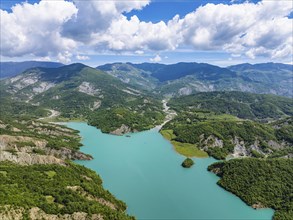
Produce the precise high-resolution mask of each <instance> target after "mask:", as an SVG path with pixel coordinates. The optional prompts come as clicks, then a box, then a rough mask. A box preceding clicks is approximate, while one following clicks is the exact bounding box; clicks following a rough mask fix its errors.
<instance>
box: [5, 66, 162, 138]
mask: <svg viewBox="0 0 293 220" xmlns="http://www.w3.org/2000/svg"><path fill="white" fill-rule="evenodd" d="M1 83H2V85H1V90H3V95H2V96H4V97H3V98H5V97H11V98H10V99H9V98H8V100H11V99H12V100H13V101H14V102H24V101H25V102H26V103H28V104H31V105H34V106H39V108H42V109H53V110H55V111H58V112H60V117H63V118H67V119H68V118H69V119H73V118H82V119H84V120H88V122H89V123H90V124H91V125H94V126H97V127H99V128H101V129H102V131H104V132H113V133H115V134H121V133H127V132H130V131H136V130H138V131H139V130H145V129H149V128H151V127H153V126H155V125H156V124H159V123H160V122H161V121H162V120H163V119H164V114H163V112H162V104H161V102H160V101H158V100H157V99H155V98H153V97H152V95H151V94H148V93H147V92H145V91H143V90H139V89H137V88H136V87H133V86H130V85H128V84H125V83H123V82H121V81H120V80H118V79H117V78H115V77H113V76H111V75H109V74H106V73H104V72H102V71H99V70H96V69H93V68H91V67H88V66H85V65H83V64H79V63H77V64H71V65H67V66H62V67H59V68H33V69H29V70H26V71H25V72H23V73H22V74H20V75H18V76H16V77H13V78H10V79H6V80H4V81H2V82H1ZM5 94H6V95H5ZM6 101H7V98H6ZM6 103H7V102H6ZM8 103H9V102H8ZM2 109H3V111H4V113H5V108H4V107H3V108H2ZM4 113H3V114H4Z"/></svg>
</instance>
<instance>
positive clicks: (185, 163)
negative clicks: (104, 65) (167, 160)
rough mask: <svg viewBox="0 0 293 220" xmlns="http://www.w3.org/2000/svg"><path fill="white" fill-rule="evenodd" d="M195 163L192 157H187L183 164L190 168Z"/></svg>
mask: <svg viewBox="0 0 293 220" xmlns="http://www.w3.org/2000/svg"><path fill="white" fill-rule="evenodd" d="M193 164H194V162H193V160H192V159H190V158H186V159H185V160H184V161H183V162H182V164H181V166H182V167H184V168H190V167H192V166H193Z"/></svg>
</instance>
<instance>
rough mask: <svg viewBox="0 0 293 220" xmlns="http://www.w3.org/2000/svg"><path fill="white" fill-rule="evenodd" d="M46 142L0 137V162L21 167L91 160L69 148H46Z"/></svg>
mask: <svg viewBox="0 0 293 220" xmlns="http://www.w3.org/2000/svg"><path fill="white" fill-rule="evenodd" d="M46 145H47V141H45V140H39V139H36V138H31V137H25V136H11V135H0V161H5V160H8V161H12V162H15V163H19V164H21V165H31V164H65V162H64V160H66V159H69V160H91V159H93V158H92V156H90V155H87V154H84V153H82V152H80V151H73V150H72V149H69V148H65V147H63V148H61V149H53V148H49V147H46Z"/></svg>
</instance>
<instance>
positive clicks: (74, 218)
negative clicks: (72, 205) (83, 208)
mask: <svg viewBox="0 0 293 220" xmlns="http://www.w3.org/2000/svg"><path fill="white" fill-rule="evenodd" d="M0 208H1V209H2V210H3V211H2V212H0V219H1V220H22V219H26V218H25V215H27V214H28V215H29V219H31V220H39V219H43V220H103V219H104V218H103V216H102V215H101V214H93V215H89V214H87V213H85V212H74V213H72V214H64V215H61V214H58V215H53V214H47V213H45V212H44V211H43V210H42V209H40V208H38V207H33V208H31V209H29V210H28V211H27V210H25V209H24V208H22V207H12V206H9V205H6V206H1V207H0Z"/></svg>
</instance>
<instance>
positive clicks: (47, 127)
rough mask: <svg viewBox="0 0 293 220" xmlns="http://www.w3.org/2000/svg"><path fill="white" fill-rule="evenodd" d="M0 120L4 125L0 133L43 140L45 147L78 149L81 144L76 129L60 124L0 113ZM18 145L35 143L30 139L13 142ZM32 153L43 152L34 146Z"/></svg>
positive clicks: (32, 144) (30, 145)
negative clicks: (6, 115)
mask: <svg viewBox="0 0 293 220" xmlns="http://www.w3.org/2000/svg"><path fill="white" fill-rule="evenodd" d="M0 121H1V122H2V123H4V124H5V125H6V127H2V128H0V135H4V134H5V135H11V136H16V137H17V136H25V137H30V138H33V139H35V140H44V141H46V142H47V144H46V147H48V148H53V149H61V148H68V149H71V150H73V151H78V150H79V148H80V147H81V146H82V144H81V143H80V137H79V136H78V131H75V130H72V129H69V128H67V127H65V126H62V125H54V124H49V123H44V122H38V121H34V120H27V119H24V118H19V119H12V118H10V117H5V116H2V115H0ZM15 144H16V145H17V146H18V147H24V146H28V147H31V148H34V147H35V146H36V145H35V143H33V142H32V141H28V142H23V141H18V142H15ZM33 151H34V153H38V154H44V151H43V150H42V149H37V148H34V150H33Z"/></svg>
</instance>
